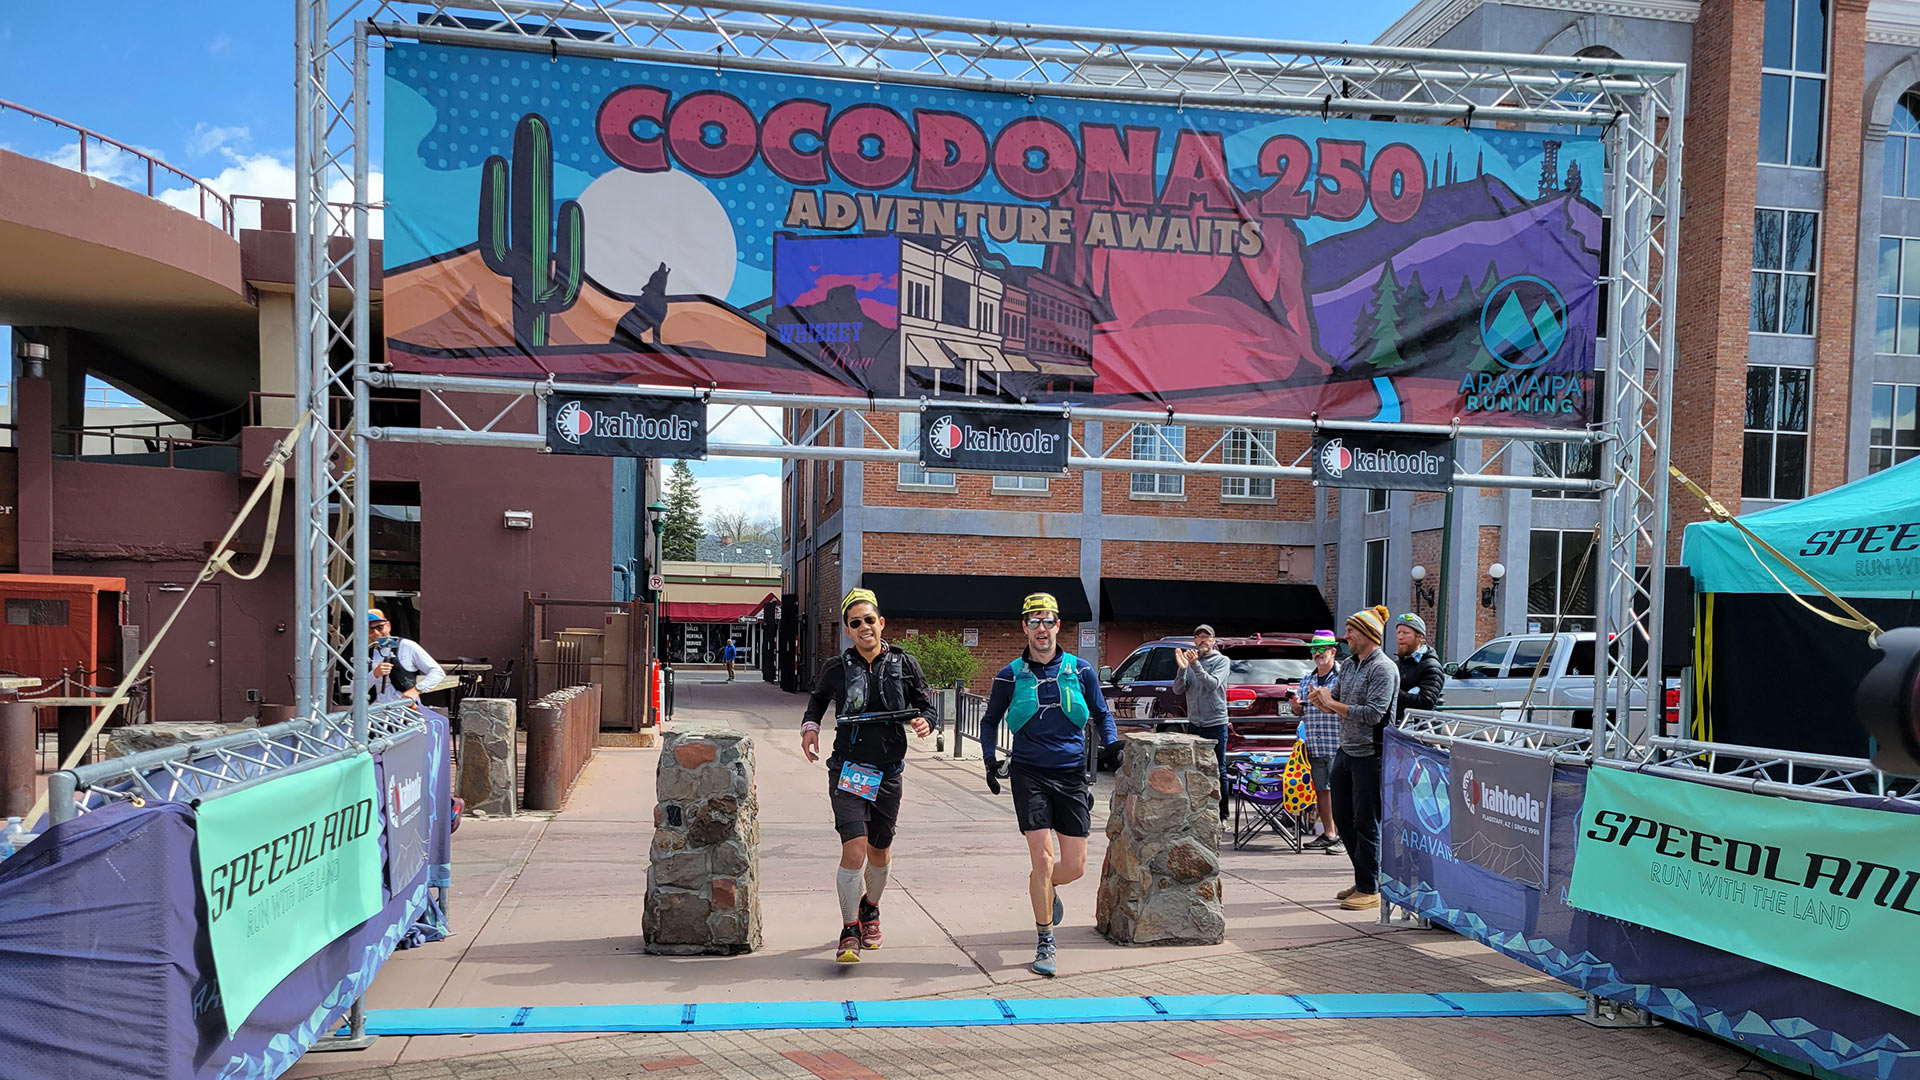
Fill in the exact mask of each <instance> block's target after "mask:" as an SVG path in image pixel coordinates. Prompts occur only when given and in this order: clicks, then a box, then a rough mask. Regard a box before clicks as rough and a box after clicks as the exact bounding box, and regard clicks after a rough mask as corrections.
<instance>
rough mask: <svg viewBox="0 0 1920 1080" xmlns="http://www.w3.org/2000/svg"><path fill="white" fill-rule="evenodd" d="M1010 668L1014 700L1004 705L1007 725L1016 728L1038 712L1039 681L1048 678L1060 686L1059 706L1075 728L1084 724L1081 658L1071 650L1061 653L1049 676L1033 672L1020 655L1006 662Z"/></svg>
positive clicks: (1084, 701)
mask: <svg viewBox="0 0 1920 1080" xmlns="http://www.w3.org/2000/svg"><path fill="white" fill-rule="evenodd" d="M1008 666H1010V667H1012V668H1013V701H1012V702H1011V703H1010V704H1009V705H1008V706H1007V728H1008V730H1010V731H1019V730H1020V729H1021V728H1023V727H1025V726H1026V725H1027V721H1029V720H1032V719H1033V718H1034V717H1036V716H1038V715H1040V684H1041V683H1042V682H1043V681H1044V682H1051V683H1053V684H1055V685H1056V686H1058V687H1059V688H1060V708H1061V710H1062V711H1064V712H1065V713H1066V714H1067V719H1069V720H1071V721H1072V722H1073V726H1074V727H1076V728H1083V727H1086V726H1087V719H1088V717H1089V715H1090V714H1089V713H1088V712H1087V699H1086V697H1085V696H1084V695H1083V694H1082V692H1081V689H1080V661H1079V660H1078V659H1077V658H1076V657H1075V656H1074V655H1073V654H1072V653H1067V652H1063V653H1061V654H1060V673H1059V674H1058V675H1055V676H1054V677H1053V678H1051V679H1042V678H1041V677H1040V676H1039V675H1036V674H1034V671H1033V666H1032V665H1031V664H1029V663H1028V662H1027V658H1026V657H1024V656H1022V657H1020V658H1019V659H1017V660H1015V661H1014V662H1013V663H1012V664H1010V665H1008Z"/></svg>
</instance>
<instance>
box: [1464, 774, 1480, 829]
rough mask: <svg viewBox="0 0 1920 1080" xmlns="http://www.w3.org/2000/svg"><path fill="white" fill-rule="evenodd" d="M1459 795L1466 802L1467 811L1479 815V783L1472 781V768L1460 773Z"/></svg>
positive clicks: (1475, 815)
mask: <svg viewBox="0 0 1920 1080" xmlns="http://www.w3.org/2000/svg"><path fill="white" fill-rule="evenodd" d="M1460 797H1461V798H1463V799H1465V800H1466V802H1467V813H1469V814H1472V815H1473V816H1474V817H1479V816H1480V785H1479V784H1476V783H1474V781H1473V770H1472V769H1468V770H1467V771H1466V772H1464V773H1462V774H1461V775H1460Z"/></svg>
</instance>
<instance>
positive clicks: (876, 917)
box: [860, 896, 881, 949]
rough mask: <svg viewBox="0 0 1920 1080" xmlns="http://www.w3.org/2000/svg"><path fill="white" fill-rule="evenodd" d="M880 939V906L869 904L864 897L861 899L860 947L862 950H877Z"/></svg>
mask: <svg viewBox="0 0 1920 1080" xmlns="http://www.w3.org/2000/svg"><path fill="white" fill-rule="evenodd" d="M880 939H881V934H880V905H879V904H871V903H868V902H867V898H866V897H864V896H863V897H861V898H860V945H861V947H862V948H867V949H877V948H879V947H880Z"/></svg>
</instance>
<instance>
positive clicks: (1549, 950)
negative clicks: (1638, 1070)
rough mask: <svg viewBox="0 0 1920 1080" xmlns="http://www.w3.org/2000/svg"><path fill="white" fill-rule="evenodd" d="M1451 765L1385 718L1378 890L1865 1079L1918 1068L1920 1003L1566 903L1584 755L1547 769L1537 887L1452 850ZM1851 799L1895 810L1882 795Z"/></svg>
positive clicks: (1896, 1077) (1478, 933)
mask: <svg viewBox="0 0 1920 1080" xmlns="http://www.w3.org/2000/svg"><path fill="white" fill-rule="evenodd" d="M1452 766H1453V763H1452V762H1451V761H1450V760H1449V756H1448V754H1447V752H1446V751H1445V750H1440V749H1436V748H1434V747H1432V746H1429V745H1427V744H1425V743H1422V742H1420V741H1418V740H1416V739H1412V738H1409V737H1407V736H1405V735H1403V734H1401V733H1400V732H1399V731H1397V730H1394V729H1391V728H1389V729H1388V731H1387V739H1386V747H1385V755H1384V759H1383V762H1382V784H1383V786H1384V789H1385V790H1384V791H1383V793H1382V795H1383V816H1382V821H1381V824H1380V849H1381V850H1380V855H1381V883H1380V891H1381V895H1382V897H1383V899H1386V900H1388V901H1391V902H1392V903H1394V904H1398V905H1400V906H1402V907H1405V908H1407V909H1408V910H1410V911H1413V912H1414V913H1416V914H1419V915H1421V916H1424V917H1426V918H1428V919H1431V920H1433V921H1434V922H1436V923H1440V924H1443V925H1445V926H1446V927H1448V928H1449V929H1451V930H1453V931H1455V932H1456V933H1459V934H1463V935H1465V936H1467V937H1471V938H1473V939H1475V940H1477V941H1480V942H1482V943H1484V944H1486V945H1488V946H1491V947H1492V948H1495V949H1498V950H1500V951H1501V952H1503V953H1506V954H1507V955H1509V956H1511V957H1513V958H1515V959H1517V960H1519V961H1521V962H1522V963H1525V964H1528V965H1530V966H1532V967H1535V968H1538V969H1540V970H1541V971H1544V972H1546V973H1547V974H1549V975H1552V976H1554V977H1555V978H1558V979H1560V980H1562V981H1564V982H1567V983H1569V984H1571V985H1573V986H1576V987H1579V988H1581V989H1583V990H1586V991H1588V992H1590V993H1594V994H1598V995H1600V996H1603V997H1607V998H1611V999H1613V1000H1615V1001H1622V1002H1627V1003H1630V1004H1634V1005H1638V1006H1640V1007H1641V1008H1643V1009H1646V1010H1647V1011H1649V1012H1651V1013H1654V1014H1655V1015H1658V1016H1661V1017H1664V1018H1666V1019H1668V1020H1673V1021H1676V1022H1678V1023H1683V1024H1687V1025H1690V1026H1692V1027H1696V1028H1700V1029H1702V1030H1704V1031H1708V1032H1711V1033H1713V1034H1715V1035H1718V1036H1720V1037H1722V1038H1724V1039H1728V1040H1730V1041H1733V1042H1736V1043H1739V1044H1741V1045H1744V1046H1749V1047H1753V1048H1755V1049H1759V1050H1765V1051H1768V1052H1770V1053H1774V1054H1778V1055H1781V1056H1783V1057H1787V1058H1791V1059H1794V1060H1797V1061H1802V1062H1805V1063H1807V1064H1809V1065H1814V1066H1818V1067H1820V1068H1823V1069H1828V1070H1831V1071H1832V1072H1834V1073H1836V1074H1838V1075H1841V1076H1848V1077H1860V1078H1862V1080H1869V1078H1870V1080H1911V1078H1920V1017H1916V1016H1914V1015H1913V1014H1911V1013H1907V1012H1903V1011H1901V1010H1899V1009H1896V1008H1893V1007H1891V1006H1889V1005H1884V1004H1882V1003H1880V1002H1877V1001H1874V1000H1872V999H1870V998H1866V997H1862V996H1861V995H1859V994H1854V993H1850V992H1848V991H1845V990H1841V989H1839V988H1837V987H1834V986H1829V985H1827V984H1826V983H1822V982H1817V981H1815V980H1813V979H1809V978H1806V977H1805V976H1802V975H1797V974H1794V973H1793V972H1790V971H1785V970H1782V969H1780V968H1776V967H1772V966H1770V965H1768V964H1764V963H1761V962H1760V961H1758V960H1753V959H1750V958H1748V957H1745V956H1740V955H1737V954H1734V953H1729V952H1723V951H1721V950H1719V949H1715V948H1712V947H1710V946H1707V945H1703V944H1700V943H1699V942H1696V941H1690V940H1687V939H1686V938H1682V937H1677V936H1675V935H1673V934H1667V933H1663V932H1661V931H1658V930H1653V929H1650V928H1648V927H1645V926H1641V925H1638V924H1636V923H1630V922H1625V921H1623V920H1620V919H1614V918H1609V917H1607V916H1603V915H1596V914H1592V913H1590V912H1585V911H1581V910H1578V909H1576V908H1574V907H1572V906H1571V905H1569V904H1568V903H1567V891H1568V888H1569V884H1570V882H1571V879H1572V874H1573V866H1574V854H1575V850H1576V847H1577V844H1578V841H1579V834H1580V818H1581V812H1582V809H1583V807H1584V803H1585V798H1586V789H1587V773H1588V770H1587V769H1586V768H1585V767H1583V766H1573V765H1556V766H1554V769H1553V790H1552V795H1551V797H1550V799H1549V800H1548V822H1547V865H1546V887H1545V888H1544V889H1536V888H1533V887H1530V886H1528V885H1525V884H1522V883H1520V882H1518V881H1515V880H1513V879H1511V878H1507V877H1503V876H1501V875H1499V874H1496V873H1493V872H1491V871H1489V870H1487V869H1485V868H1483V867H1481V866H1479V865H1476V864H1474V863H1472V862H1468V861H1465V860H1462V859H1456V858H1455V857H1454V838H1453V833H1454V829H1453V825H1454V822H1453V808H1452V805H1451V803H1452V800H1451V797H1450V794H1451V792H1452V789H1453V787H1454V783H1455V779H1454V776H1453V768H1452ZM1859 805H1864V806H1869V807H1871V808H1874V809H1880V810H1883V811H1885V812H1888V813H1897V812H1900V810H1901V808H1900V807H1899V806H1898V804H1894V803H1890V802H1886V801H1883V800H1861V802H1860V804H1859ZM1781 932H1782V933H1792V932H1794V931H1793V930H1792V928H1790V927H1789V928H1784V929H1782V931H1781Z"/></svg>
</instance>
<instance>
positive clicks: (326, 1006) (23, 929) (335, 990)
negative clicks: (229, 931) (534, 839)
mask: <svg viewBox="0 0 1920 1080" xmlns="http://www.w3.org/2000/svg"><path fill="white" fill-rule="evenodd" d="M427 721H428V728H427V734H426V736H425V737H421V736H415V737H413V739H411V740H408V741H415V742H422V743H424V744H425V750H426V757H427V765H426V768H427V770H428V773H429V777H430V780H431V782H432V784H433V790H434V794H433V795H432V796H431V797H428V798H425V799H424V800H423V806H422V811H421V812H422V814H423V816H424V817H425V818H426V825H425V827H426V830H427V837H428V843H427V850H428V851H429V852H431V854H429V855H428V858H429V859H435V860H448V861H450V858H451V856H450V850H451V849H450V847H449V846H448V843H447V832H448V827H449V820H448V818H449V809H450V806H451V803H450V801H449V798H448V795H447V791H448V787H447V785H448V784H449V783H450V771H449V768H448V763H449V755H448V743H447V739H448V730H447V722H446V719H445V718H444V717H441V716H439V715H438V714H434V713H429V714H427ZM402 745H404V743H403V744H402ZM376 765H377V766H380V768H379V773H378V775H379V778H380V780H381V782H382V784H383V785H385V784H387V783H388V778H389V776H395V777H397V776H398V775H399V772H400V770H398V769H394V770H393V771H392V772H389V770H388V769H387V768H386V767H385V765H386V763H385V762H384V761H381V760H379V759H376ZM383 816H384V815H383ZM194 825H195V816H194V811H193V810H192V809H191V808H189V807H188V806H186V805H185V804H181V803H149V804H147V805H145V806H140V807H136V806H133V805H132V804H130V803H126V802H115V803H111V804H109V805H107V806H105V807H102V808H101V809H98V810H95V811H93V812H91V813H88V814H83V815H81V816H80V817H78V818H75V819H73V820H72V821H67V822H63V823H61V824H59V825H54V826H52V827H50V828H48V829H46V830H45V831H44V832H43V833H41V834H40V835H39V836H37V837H35V839H34V840H33V842H32V843H30V844H28V845H27V846H26V847H24V848H23V849H21V850H20V851H19V852H18V853H17V854H15V855H14V856H13V857H12V858H9V859H6V860H4V861H0V979H3V980H4V981H5V984H6V985H7V987H8V989H9V995H8V998H9V1001H8V1006H7V1019H6V1021H5V1022H4V1023H0V1075H4V1076H14V1075H31V1076H63V1077H93V1076H100V1077H108V1076H110V1077H115V1078H121V1077H129V1078H147V1077H152V1078H154V1080H178V1078H189V1077H190V1078H194V1080H266V1078H270V1077H275V1076H279V1075H280V1074H281V1073H283V1072H285V1071H286V1070H287V1069H288V1068H290V1067H291V1066H292V1065H293V1063H294V1062H295V1061H297V1060H299V1058H300V1056H301V1055H302V1054H304V1053H305V1052H306V1051H307V1049H308V1048H309V1047H310V1046H312V1045H313V1043H314V1040H316V1039H318V1038H319V1037H320V1036H322V1035H324V1034H326V1033H327V1032H329V1031H331V1030H333V1028H334V1027H335V1026H336V1025H338V1024H339V1023H340V1021H341V1019H342V1018H343V1017H344V1016H345V1015H346V1013H347V1010H348V1009H349V1008H350V1007H351V1006H352V1005H353V1002H354V1001H356V1000H358V999H359V998H360V997H361V996H362V995H363V994H365V993H366V991H367V988H368V987H369V986H371V985H372V983H373V978H374V975H375V974H376V973H377V972H378V971H379V969H380V966H381V965H382V964H384V963H385V962H386V960H387V958H388V957H389V956H391V955H392V954H393V950H394V949H395V948H396V947H398V946H399V945H400V943H401V942H402V940H403V939H405V938H406V937H407V936H408V935H409V933H410V932H411V931H414V930H415V929H416V923H417V921H418V920H420V919H421V918H422V917H423V916H429V917H431V915H432V911H433V905H432V903H431V901H430V899H429V895H428V885H429V884H430V882H432V883H438V882H437V881H434V880H433V879H435V878H436V877H444V876H445V873H446V866H445V864H444V863H440V862H436V863H435V864H433V865H421V866H418V867H416V868H415V869H414V871H413V874H412V877H411V878H410V879H409V880H405V881H400V882H397V883H396V887H395V888H394V889H393V890H392V893H391V896H390V897H389V898H388V899H387V901H386V903H385V904H384V905H383V906H382V907H381V909H380V911H379V913H378V914H376V915H375V916H374V917H372V918H370V919H368V920H367V921H365V922H363V923H361V924H359V925H358V926H356V927H354V928H353V929H351V930H349V931H347V932H346V933H345V934H343V935H341V936H340V937H338V938H336V939H334V940H333V941H332V942H331V943H329V944H328V945H326V946H325V947H324V948H322V949H321V950H320V951H319V952H317V953H315V954H314V955H313V956H311V957H309V958H308V959H307V961H306V962H305V963H303V964H301V965H300V966H299V967H298V968H296V969H294V971H293V972H292V973H291V974H289V975H287V976H286V977H285V978H284V979H282V980H280V982H279V983H278V984H276V985H275V986H274V988H273V989H272V990H270V991H269V992H268V993H267V995H266V997H265V998H264V999H263V1000H261V1002H260V1003H259V1004H258V1005H257V1006H255V1007H254V1009H253V1011H252V1012H251V1013H249V1014H248V1016H247V1019H246V1021H245V1022H244V1023H243V1024H241V1025H240V1027H239V1030H238V1031H236V1032H235V1033H234V1034H233V1035H232V1036H229V1035H228V1033H227V1024H226V1017H225V1013H224V1011H223V1009H222V1003H221V999H220V994H219V984H218V983H217V982H216V980H215V979H214V965H213V955H212V950H211V946H210V942H209V938H208V936H207V933H206V928H205V922H204V918H205V912H206V903H205V899H204V897H203V896H202V895H201V891H200V886H199V883H198V877H197V872H196V871H197V868H196V863H195V856H194V847H195V833H194ZM385 842H386V837H385V835H383V836H382V844H383V847H384V846H385ZM16 1068H19V1069H22V1070H23V1071H20V1072H16V1071H14V1070H15V1069H16Z"/></svg>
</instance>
